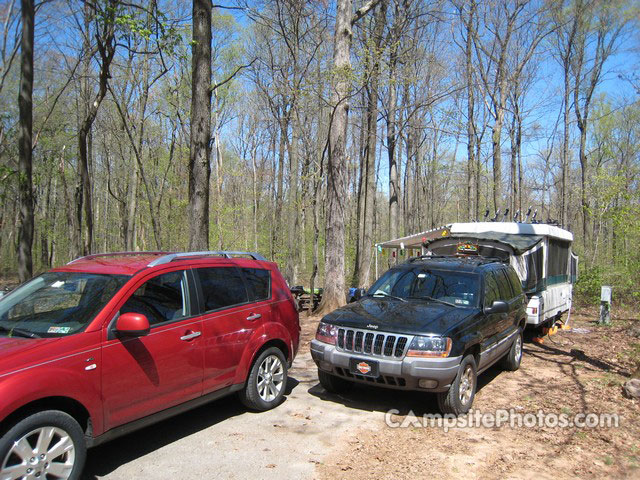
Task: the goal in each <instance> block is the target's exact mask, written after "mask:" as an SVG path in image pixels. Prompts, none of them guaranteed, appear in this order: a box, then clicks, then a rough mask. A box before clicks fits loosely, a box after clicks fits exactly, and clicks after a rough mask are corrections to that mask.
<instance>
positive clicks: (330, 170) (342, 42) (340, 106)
mask: <svg viewBox="0 0 640 480" xmlns="http://www.w3.org/2000/svg"><path fill="white" fill-rule="evenodd" d="M378 1H379V0H370V1H368V2H367V3H366V4H365V5H363V6H362V7H361V8H360V9H358V10H357V11H356V13H355V14H354V13H353V5H352V2H351V0H339V1H338V6H337V12H336V27H335V37H334V44H333V69H334V71H333V84H332V85H333V94H332V100H331V103H332V106H333V114H332V116H331V126H330V129H329V157H328V161H327V220H326V250H325V275H324V292H323V296H322V303H321V305H320V307H319V311H320V312H321V313H322V312H330V311H332V310H334V309H335V308H337V307H339V306H341V305H344V304H345V302H346V291H345V269H344V266H345V258H344V253H345V248H344V233H345V216H344V215H345V202H346V197H347V195H346V185H347V181H346V180H347V179H346V173H347V172H346V156H347V152H346V145H347V119H348V117H349V96H350V90H351V40H352V37H353V31H352V27H353V25H354V24H355V23H356V22H357V21H358V20H359V19H360V18H362V17H363V16H364V15H366V14H367V12H369V10H371V9H372V8H374V7H375V6H376V4H377V3H378Z"/></svg>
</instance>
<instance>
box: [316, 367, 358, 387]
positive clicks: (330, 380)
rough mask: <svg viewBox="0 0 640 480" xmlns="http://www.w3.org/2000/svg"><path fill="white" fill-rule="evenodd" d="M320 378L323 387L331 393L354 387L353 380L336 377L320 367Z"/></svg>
mask: <svg viewBox="0 0 640 480" xmlns="http://www.w3.org/2000/svg"><path fill="white" fill-rule="evenodd" d="M318 380H320V385H322V388H324V389H325V390H326V391H327V392H329V393H345V392H348V391H349V390H351V389H352V388H353V382H350V381H349V380H345V379H344V378H340V377H336V376H335V375H331V374H330V373H327V372H325V371H324V370H320V369H318Z"/></svg>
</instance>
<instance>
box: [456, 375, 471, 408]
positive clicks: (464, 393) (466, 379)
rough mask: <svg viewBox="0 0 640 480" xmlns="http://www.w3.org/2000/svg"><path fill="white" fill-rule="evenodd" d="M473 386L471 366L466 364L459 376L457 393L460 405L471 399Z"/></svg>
mask: <svg viewBox="0 0 640 480" xmlns="http://www.w3.org/2000/svg"><path fill="white" fill-rule="evenodd" d="M473 387H474V379H473V369H472V368H471V365H467V366H466V367H465V369H464V372H462V376H461V377H460V385H459V387H458V395H459V398H460V403H461V404H462V405H467V404H468V403H469V402H470V401H471V396H472V395H473Z"/></svg>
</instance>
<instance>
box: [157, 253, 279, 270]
mask: <svg viewBox="0 0 640 480" xmlns="http://www.w3.org/2000/svg"><path fill="white" fill-rule="evenodd" d="M211 255H216V256H221V257H225V258H233V257H234V256H238V255H246V256H249V257H251V258H253V259H254V260H261V261H266V260H267V259H266V258H264V257H263V256H262V255H260V254H259V253H256V252H240V251H227V250H218V251H209V252H180V253H169V254H166V255H163V256H162V257H160V258H156V259H155V260H153V261H151V262H150V263H149V265H148V266H149V267H155V266H157V265H163V264H165V263H170V262H173V261H174V260H182V259H184V258H189V257H208V256H211Z"/></svg>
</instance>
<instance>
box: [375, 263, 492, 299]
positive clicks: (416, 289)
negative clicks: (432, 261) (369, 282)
mask: <svg viewBox="0 0 640 480" xmlns="http://www.w3.org/2000/svg"><path fill="white" fill-rule="evenodd" d="M367 295H368V296H371V297H379V298H382V297H389V298H399V299H402V300H417V301H425V302H438V303H443V304H447V305H450V306H452V307H477V306H478V299H479V297H480V278H479V276H478V275H477V274H473V273H466V272H456V271H452V270H436V269H429V268H425V267H415V268H395V269H391V270H389V271H388V272H386V273H385V274H384V275H382V277H380V278H379V279H378V281H377V282H375V283H374V284H373V286H372V287H371V288H370V289H369V291H368V292H367Z"/></svg>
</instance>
